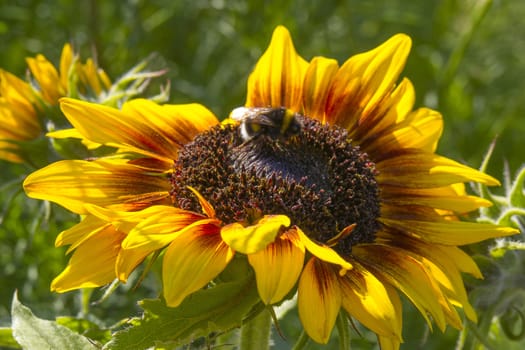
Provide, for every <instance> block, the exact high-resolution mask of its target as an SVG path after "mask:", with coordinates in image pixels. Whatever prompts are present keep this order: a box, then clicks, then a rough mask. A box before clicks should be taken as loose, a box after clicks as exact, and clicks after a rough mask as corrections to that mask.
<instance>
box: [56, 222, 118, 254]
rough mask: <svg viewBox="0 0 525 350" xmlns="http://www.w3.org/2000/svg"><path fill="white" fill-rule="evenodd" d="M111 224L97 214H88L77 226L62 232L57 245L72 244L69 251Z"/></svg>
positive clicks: (57, 239)
mask: <svg viewBox="0 0 525 350" xmlns="http://www.w3.org/2000/svg"><path fill="white" fill-rule="evenodd" d="M109 225H110V224H109V223H108V222H106V221H103V220H100V219H99V218H97V217H96V216H93V215H87V216H86V217H84V218H83V219H82V221H81V222H80V223H78V224H76V225H75V226H73V227H71V228H69V229H67V230H64V231H62V232H60V234H59V235H58V236H57V238H56V240H55V247H61V246H64V245H70V247H69V249H68V251H67V252H66V253H69V252H70V251H72V250H74V249H76V248H77V247H78V246H79V245H81V244H82V243H84V241H86V240H87V239H89V238H91V237H92V236H93V235H95V234H97V233H98V232H100V231H102V230H105V229H107V226H109Z"/></svg>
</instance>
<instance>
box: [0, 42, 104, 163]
mask: <svg viewBox="0 0 525 350" xmlns="http://www.w3.org/2000/svg"><path fill="white" fill-rule="evenodd" d="M26 61H27V65H28V67H29V72H30V73H31V80H30V82H29V83H28V82H25V81H23V80H21V79H20V78H18V77H16V76H15V75H13V74H11V73H9V72H7V71H5V70H2V69H0V118H1V120H2V123H1V126H0V140H1V141H0V159H5V160H7V161H10V162H14V163H23V162H25V161H26V160H27V159H26V156H25V155H24V149H23V147H20V146H21V145H22V144H23V142H24V141H31V140H35V139H36V138H38V137H39V136H40V135H41V134H42V130H43V125H44V124H45V122H46V118H49V119H51V120H53V119H54V116H53V114H54V113H53V112H50V111H51V110H52V108H53V107H56V106H57V105H58V100H59V99H60V98H61V97H63V96H76V97H78V96H84V97H85V98H87V96H88V95H90V94H94V95H95V96H98V95H100V94H102V93H103V92H104V91H106V90H107V89H109V87H110V86H111V81H110V80H109V78H108V77H107V75H106V74H105V73H104V71H102V70H101V69H99V68H98V67H97V65H96V64H95V63H94V61H93V60H92V59H88V60H87V61H86V62H85V63H81V62H79V60H78V57H76V55H74V53H73V49H72V47H71V45H69V44H66V45H64V47H63V49H62V54H61V58H60V66H59V70H57V69H56V68H55V66H53V64H52V63H51V62H49V61H48V60H47V59H46V58H45V57H44V56H43V55H41V54H38V55H37V56H36V57H28V58H27V59H26ZM54 122H57V120H54ZM59 123H60V121H59Z"/></svg>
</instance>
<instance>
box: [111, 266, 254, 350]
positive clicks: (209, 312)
mask: <svg viewBox="0 0 525 350" xmlns="http://www.w3.org/2000/svg"><path fill="white" fill-rule="evenodd" d="M239 260H240V259H235V260H234V261H232V263H234V264H233V265H238V264H239ZM240 261H241V263H242V264H245V263H246V262H245V261H243V260H240ZM232 263H230V265H232ZM233 268H234V269H237V268H238V267H233ZM239 276H240V277H239ZM140 305H141V306H142V308H143V309H144V316H143V317H142V319H140V320H138V319H135V320H133V321H132V322H133V324H134V325H133V326H131V327H129V328H127V329H124V330H122V331H119V332H117V333H115V334H114V337H113V340H112V341H111V342H109V343H108V344H106V345H105V346H104V349H113V350H120V349H146V348H149V347H151V346H154V345H157V346H158V345H159V344H169V345H170V346H171V347H173V346H177V345H182V344H185V343H188V342H190V341H192V340H194V339H197V338H199V337H205V336H207V335H209V334H210V333H221V332H225V331H229V330H231V329H233V328H236V327H239V326H241V324H242V322H243V321H244V320H246V318H247V315H249V316H248V317H250V316H251V315H250V312H251V311H253V310H257V311H260V310H263V309H264V308H263V307H261V306H262V303H261V302H260V299H259V295H258V293H257V288H256V284H255V280H254V278H253V273H251V272H248V273H245V274H240V275H238V278H237V279H236V280H228V281H224V282H221V283H218V284H215V285H213V286H212V287H210V288H207V289H203V290H200V291H197V292H195V293H194V294H192V295H190V296H189V297H188V298H186V299H185V300H184V301H183V302H182V304H181V305H180V306H178V307H177V308H170V307H168V306H166V304H165V303H164V301H161V300H158V299H156V300H151V299H148V300H143V301H142V302H140Z"/></svg>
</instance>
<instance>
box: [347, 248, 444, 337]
mask: <svg viewBox="0 0 525 350" xmlns="http://www.w3.org/2000/svg"><path fill="white" fill-rule="evenodd" d="M352 253H353V255H355V256H356V259H358V260H359V261H360V262H361V263H362V264H363V265H364V266H365V267H366V268H367V269H368V270H370V271H371V272H372V273H373V274H374V275H375V276H376V277H378V278H379V279H381V280H382V281H385V282H388V283H389V284H391V285H393V286H395V287H396V288H398V289H399V290H400V291H402V292H403V293H404V294H405V295H406V296H407V297H408V299H410V301H411V302H412V303H413V304H414V306H415V307H416V308H417V309H418V310H419V311H420V312H421V314H422V315H423V317H424V318H425V319H426V320H427V323H428V325H429V327H432V323H431V321H430V318H429V315H431V316H432V319H433V320H434V322H436V324H437V325H438V327H439V329H441V330H442V331H443V330H444V328H445V326H446V319H445V314H444V312H443V309H442V307H441V305H442V304H443V303H446V301H445V300H446V298H445V296H444V295H443V293H442V292H441V290H440V289H439V287H438V286H437V285H436V283H435V281H434V280H433V278H432V277H431V275H430V273H429V272H428V270H426V269H425V267H424V265H423V264H422V263H421V262H420V261H418V260H416V259H415V258H414V257H412V256H411V254H408V253H407V252H406V251H405V250H403V249H399V248H396V247H393V246H388V245H381V244H363V245H358V246H355V247H353V248H352Z"/></svg>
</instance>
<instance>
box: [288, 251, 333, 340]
mask: <svg viewBox="0 0 525 350" xmlns="http://www.w3.org/2000/svg"><path fill="white" fill-rule="evenodd" d="M337 276H338V275H337V273H336V272H335V271H334V270H333V268H332V267H331V266H329V265H327V264H325V263H323V262H322V261H320V260H318V259H316V258H311V259H310V260H309V261H308V263H307V264H306V266H305V268H304V271H303V273H302V274H301V278H300V280H299V291H298V297H297V303H298V308H299V317H300V319H301V323H302V324H303V326H304V329H305V331H306V333H307V334H308V335H309V336H310V338H312V339H313V340H315V341H316V342H318V343H321V344H326V343H327V342H328V339H329V338H330V334H331V333H332V328H333V327H334V324H335V320H336V318H337V315H338V313H339V309H340V307H341V288H340V286H339V281H338V280H337V279H338V277H337Z"/></svg>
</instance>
